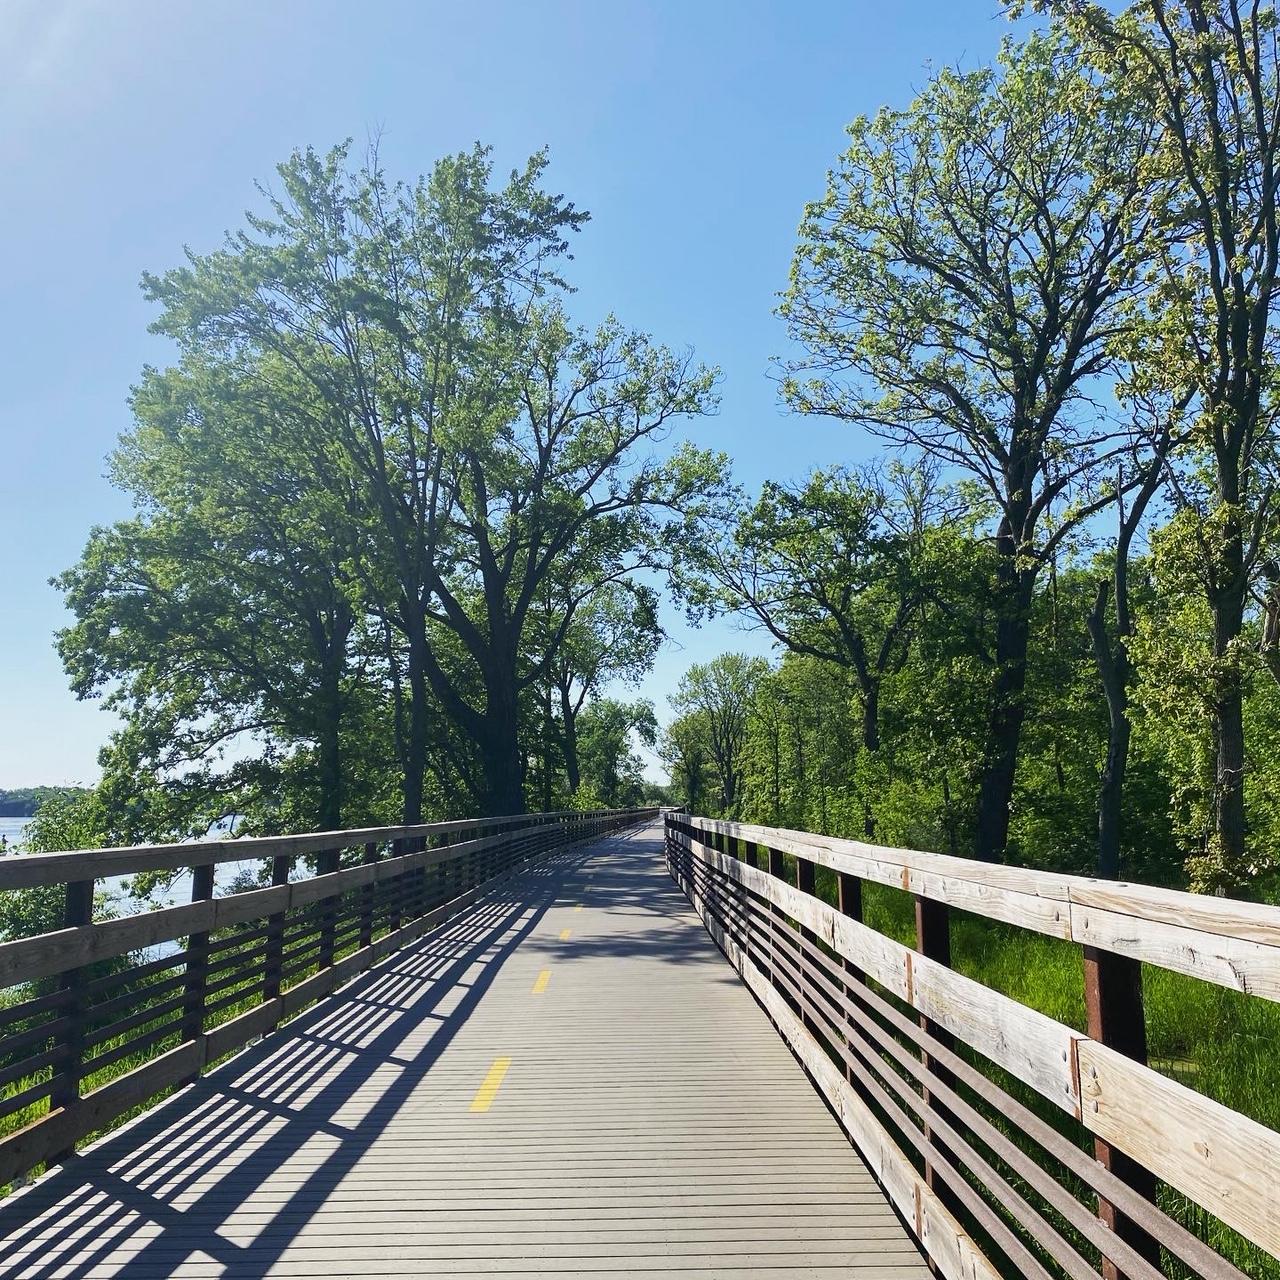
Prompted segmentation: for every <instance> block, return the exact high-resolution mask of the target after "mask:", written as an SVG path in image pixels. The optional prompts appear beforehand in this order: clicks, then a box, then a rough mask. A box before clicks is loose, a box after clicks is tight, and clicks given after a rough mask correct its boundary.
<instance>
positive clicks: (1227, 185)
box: [1045, 0, 1280, 885]
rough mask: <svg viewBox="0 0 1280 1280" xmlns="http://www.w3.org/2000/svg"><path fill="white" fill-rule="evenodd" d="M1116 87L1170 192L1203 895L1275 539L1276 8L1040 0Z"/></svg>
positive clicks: (1241, 789)
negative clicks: (1186, 403)
mask: <svg viewBox="0 0 1280 1280" xmlns="http://www.w3.org/2000/svg"><path fill="white" fill-rule="evenodd" d="M1045 7H1048V8H1051V9H1054V10H1057V11H1058V12H1059V13H1060V14H1061V15H1062V17H1063V19H1064V22H1065V26H1066V29H1067V30H1069V31H1070V33H1071V34H1072V36H1073V37H1074V38H1076V39H1077V40H1079V41H1080V43H1081V46H1082V47H1083V48H1084V50H1085V51H1086V53H1087V54H1088V55H1089V56H1090V57H1091V58H1092V59H1093V61H1094V63H1095V65H1096V66H1097V67H1098V68H1099V70H1100V71H1101V72H1102V73H1103V74H1104V75H1105V76H1107V77H1108V78H1109V79H1110V82H1111V84H1112V85H1113V87H1114V88H1113V92H1115V93H1121V92H1123V94H1125V95H1126V96H1127V97H1129V98H1131V99H1136V100H1138V101H1139V102H1140V103H1141V104H1142V106H1143V109H1144V110H1145V111H1146V112H1147V113H1148V115H1149V116H1150V117H1151V119H1152V120H1153V121H1155V122H1156V123H1157V124H1158V126H1159V133H1158V136H1157V139H1156V142H1157V145H1156V146H1154V147H1153V149H1152V154H1151V156H1150V158H1149V159H1148V161H1147V162H1146V168H1147V170H1148V171H1149V172H1150V173H1152V174H1153V175H1154V176H1155V177H1156V178H1157V180H1158V181H1159V183H1160V184H1161V187H1162V190H1163V191H1164V192H1165V199H1164V204H1163V210H1162V212H1163V222H1164V231H1165V237H1164V249H1163V253H1162V254H1161V257H1160V259H1159V262H1158V267H1157V269H1156V270H1155V271H1153V272H1152V284H1153V289H1154V293H1155V303H1154V305H1155V307H1156V309H1157V310H1158V311H1159V312H1160V313H1161V315H1162V316H1163V317H1164V318H1165V330H1166V333H1167V335H1168V342H1167V345H1166V347H1165V350H1164V351H1163V352H1162V353H1161V356H1162V359H1163V360H1164V361H1165V362H1166V363H1167V365H1169V366H1170V367H1171V368H1172V370H1173V371H1174V374H1175V376H1177V377H1179V378H1181V379H1182V380H1183V381H1184V382H1185V385H1186V387H1187V388H1188V389H1189V391H1190V392H1191V393H1193V395H1194V400H1193V402H1192V408H1193V410H1194V411H1195V414H1196V423H1195V427H1194V432H1193V438H1192V452H1193V458H1194V462H1195V463H1196V464H1198V465H1195V466H1193V467H1192V468H1190V469H1189V470H1188V471H1187V472H1186V473H1185V474H1183V475H1182V476H1181V477H1180V483H1179V484H1178V486H1177V489H1176V492H1177V497H1178V505H1179V508H1180V511H1179V520H1180V522H1181V525H1182V530H1183V534H1184V535H1185V536H1184V538H1183V547H1184V552H1185V555H1186V557H1187V559H1188V562H1189V563H1188V571H1189V574H1190V576H1192V577H1194V578H1195V579H1197V580H1198V582H1199V590H1200V593H1201V594H1202V596H1203V599H1204V602H1205V604H1206V606H1207V609H1208V613H1209V617H1210V621H1211V627H1212V653H1213V662H1212V670H1211V671H1210V672H1208V673H1207V675H1208V679H1209V682H1210V688H1211V694H1212V696H1211V699H1210V708H1209V709H1210V716H1211V721H1212V730H1213V739H1214V741H1213V754H1214V776H1213V784H1212V793H1213V798H1212V805H1211V814H1210V823H1209V830H1208V832H1207V838H1206V839H1205V840H1204V842H1203V845H1202V848H1201V851H1200V857H1199V859H1198V860H1197V866H1198V870H1197V875H1198V878H1199V879H1200V880H1201V881H1202V882H1203V883H1205V884H1206V885H1222V884H1229V883H1231V882H1233V881H1236V882H1238V881H1239V880H1240V879H1241V878H1242V877H1247V875H1248V874H1249V871H1250V868H1251V867H1252V866H1254V865H1255V864H1256V862H1257V857H1256V856H1254V855H1256V854H1257V852H1258V851H1257V850H1255V851H1253V854H1251V852H1250V850H1249V847H1248V825H1247V821H1246V806H1245V796H1246V772H1247V770H1248V768H1249V763H1248V755H1247V751H1246V746H1247V744H1246V735H1245V723H1246V713H1245V699H1246V692H1247V688H1246V686H1247V682H1248V676H1249V671H1250V667H1251V665H1252V657H1251V652H1250V645H1249V644H1248V642H1247V624H1248V614H1249V609H1250V598H1251V593H1252V592H1253V591H1254V589H1255V588H1256V586H1257V581H1258V574H1259V571H1260V569H1261V567H1262V566H1263V564H1265V563H1266V561H1267V559H1268V557H1269V555H1270V554H1272V553H1271V552H1270V550H1269V545H1272V544H1273V535H1272V525H1273V514H1272V508H1273V506H1274V496H1275V489H1276V478H1277V477H1276V467H1275V461H1276V459H1275V452H1276V434H1275V431H1276V429H1275V422H1276V412H1275V410H1276V404H1275V380H1276V326H1275V323H1274V319H1273V316H1274V311H1275V305H1276V288H1277V275H1276V273H1277V264H1278V262H1280V217H1278V211H1277V203H1276V183H1277V169H1276V166H1277V161H1278V160H1280V35H1278V23H1277V14H1276V10H1275V7H1274V5H1271V4H1263V3H1259V2H1258V0H1254V3H1251V4H1240V3H1237V2H1236V0H1217V2H1213V0H1211V2H1209V3H1205V2H1204V0H1175V2H1172V3H1170V2H1166V0H1139V2H1138V3H1135V4H1132V5H1131V6H1129V7H1128V8H1127V9H1125V10H1124V11H1123V12H1121V13H1119V14H1116V13H1113V12H1112V11H1110V10H1108V9H1106V8H1104V7H1103V6H1101V5H1098V4H1091V3H1079V4H1078V3H1072V4H1065V3H1063V4H1051V5H1046V6H1045Z"/></svg>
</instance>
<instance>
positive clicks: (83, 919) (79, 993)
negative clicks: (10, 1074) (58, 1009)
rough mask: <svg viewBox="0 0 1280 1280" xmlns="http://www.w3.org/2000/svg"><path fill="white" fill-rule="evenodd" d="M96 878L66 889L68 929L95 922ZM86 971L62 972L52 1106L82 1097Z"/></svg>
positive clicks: (63, 1155)
mask: <svg viewBox="0 0 1280 1280" xmlns="http://www.w3.org/2000/svg"><path fill="white" fill-rule="evenodd" d="M93 885H94V882H93V881H92V880H73V881H71V882H70V883H68V884H67V886H66V888H65V889H64V891H63V909H62V923H63V927H64V928H67V929H75V928H79V927H80V926H81V925H87V924H92V923H93ZM84 984H85V971H84V970H83V969H69V970H68V971H67V972H66V973H64V974H63V975H62V983H61V986H62V992H63V1004H62V1016H63V1017H64V1018H66V1020H67V1030H66V1031H65V1032H64V1033H63V1034H62V1035H61V1036H60V1037H59V1042H58V1048H59V1049H60V1050H61V1055H62V1056H61V1065H60V1066H59V1067H58V1069H57V1072H56V1074H55V1075H54V1077H53V1080H52V1082H51V1084H50V1088H49V1110H50V1111H57V1110H58V1109H59V1108H61V1107H70V1106H72V1105H73V1104H74V1103H75V1102H76V1101H78V1099H79V1097H80V1060H81V1058H82V1056H83V1054H84V1034H85V1020H86V1017H87V1010H86V1008H85V1000H84ZM75 1151H76V1147H75V1143H74V1142H73V1143H72V1144H71V1145H70V1146H69V1147H66V1148H64V1149H63V1150H62V1151H58V1152H56V1153H55V1154H54V1155H52V1156H50V1158H49V1163H50V1164H57V1163H61V1162H62V1161H63V1160H67V1159H69V1158H70V1157H71V1156H73V1155H75Z"/></svg>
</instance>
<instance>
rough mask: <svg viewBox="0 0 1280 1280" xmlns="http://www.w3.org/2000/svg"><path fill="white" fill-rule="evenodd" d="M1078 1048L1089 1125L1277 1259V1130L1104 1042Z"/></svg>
mask: <svg viewBox="0 0 1280 1280" xmlns="http://www.w3.org/2000/svg"><path fill="white" fill-rule="evenodd" d="M1077 1052H1078V1054H1079V1063H1080V1084H1081V1092H1082V1095H1083V1099H1084V1113H1083V1119H1084V1122H1085V1125H1086V1126H1087V1127H1088V1128H1089V1129H1090V1130H1091V1131H1092V1132H1093V1133H1095V1134H1097V1135H1098V1136H1099V1137H1100V1138H1103V1139H1104V1140H1105V1141H1107V1142H1109V1143H1112V1144H1113V1145H1114V1146H1116V1147H1118V1148H1119V1149H1120V1150H1121V1151H1124V1152H1126V1153H1127V1154H1128V1155H1130V1156H1132V1157H1133V1158H1134V1159H1136V1160H1138V1161H1140V1162H1141V1163H1142V1164H1144V1165H1146V1167H1147V1168H1149V1169H1150V1170H1152V1172H1153V1173H1155V1175H1156V1176H1157V1177H1158V1178H1160V1179H1162V1180H1163V1181H1165V1182H1167V1183H1168V1184H1169V1185H1170V1186H1171V1187H1174V1188H1175V1189H1176V1190H1178V1191H1180V1192H1182V1194H1183V1195H1185V1196H1188V1197H1190V1198H1191V1199H1192V1200H1194V1201H1195V1202H1196V1203H1197V1204H1200V1205H1203V1206H1204V1208H1206V1209H1208V1210H1209V1212H1210V1213H1212V1214H1215V1215H1216V1216H1217V1217H1219V1218H1221V1219H1222V1221H1223V1222H1225V1223H1226V1224H1227V1225H1228V1226H1229V1227H1234V1228H1235V1229H1236V1230H1237V1231H1239V1232H1240V1233H1241V1234H1242V1235H1244V1236H1246V1237H1247V1238H1248V1239H1250V1240H1252V1241H1253V1242H1254V1243H1255V1244H1257V1245H1259V1246H1260V1247H1261V1248H1263V1249H1265V1250H1267V1252H1268V1253H1270V1254H1272V1255H1273V1256H1275V1257H1280V1134H1278V1133H1276V1132H1275V1131H1274V1130H1272V1129H1268V1128H1267V1127H1266V1126H1265V1125H1261V1124H1258V1123H1257V1122H1256V1121H1254V1120H1250V1119H1249V1118H1248V1117H1247V1116H1242V1115H1240V1113H1239V1112H1237V1111H1232V1110H1231V1109H1230V1108H1229V1107H1224V1106H1223V1105H1222V1104H1221V1103H1219V1102H1215V1101H1214V1100H1213V1099H1212V1098H1207V1097H1205V1096H1204V1095H1203V1094H1200V1093H1197V1092H1195V1090H1193V1089H1188V1088H1187V1087H1186V1086H1185V1085H1181V1084H1178V1083H1177V1082H1176V1081H1173V1080H1170V1079H1168V1078H1166V1077H1165V1076H1162V1075H1161V1074H1160V1073H1159V1072H1158V1071H1153V1070H1152V1069H1151V1068H1150V1067H1146V1066H1143V1065H1142V1064H1141V1063H1138V1062H1134V1061H1133V1060H1132V1059H1131V1058H1127V1057H1125V1055H1124V1054H1122V1053H1117V1052H1116V1051H1115V1050H1114V1049H1109V1048H1107V1047H1106V1046H1105V1045H1101V1044H1097V1043H1095V1042H1094V1041H1092V1040H1081V1041H1080V1042H1079V1044H1078V1046H1077Z"/></svg>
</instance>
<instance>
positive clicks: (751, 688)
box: [671, 653, 769, 815]
mask: <svg viewBox="0 0 1280 1280" xmlns="http://www.w3.org/2000/svg"><path fill="white" fill-rule="evenodd" d="M768 670H769V664H768V663H767V662H765V660H764V659H763V658H752V657H749V656H747V655H746V654H743V653H722V654H721V655H720V656H719V657H717V658H713V659H712V660H711V661H710V662H707V663H695V664H694V665H693V666H691V667H690V668H689V670H688V671H686V672H685V674H684V676H683V677H682V678H681V680H680V685H679V687H678V688H677V690H676V692H675V693H674V694H672V696H671V706H672V708H673V709H674V710H675V712H676V714H677V715H678V716H681V717H683V716H693V717H696V718H697V719H698V720H699V721H700V722H701V726H702V732H703V739H702V740H703V741H704V742H705V749H706V752H707V756H708V758H709V759H710V761H711V763H712V765H713V766H714V768H715V773H716V779H717V782H718V785H719V790H720V810H721V812H722V813H725V814H730V815H732V814H734V813H736V812H737V804H738V799H739V791H740V787H741V781H742V758H741V757H742V748H743V744H744V742H745V740H746V728H747V716H748V713H749V711H750V707H751V702H752V699H753V698H754V697H755V691H756V686H757V685H758V684H759V682H760V680H761V679H762V678H763V677H764V676H765V675H766V673H767V672H768Z"/></svg>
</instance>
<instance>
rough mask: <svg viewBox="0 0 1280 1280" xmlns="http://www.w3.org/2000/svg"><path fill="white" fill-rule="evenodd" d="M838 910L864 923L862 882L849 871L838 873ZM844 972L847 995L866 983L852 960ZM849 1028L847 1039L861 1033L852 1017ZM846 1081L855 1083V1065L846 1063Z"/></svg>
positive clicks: (846, 963)
mask: <svg viewBox="0 0 1280 1280" xmlns="http://www.w3.org/2000/svg"><path fill="white" fill-rule="evenodd" d="M836 909H837V910H838V911H839V912H840V914H841V915H844V916H848V917H849V919H850V920H857V921H858V922H859V924H861V922H862V881H861V879H859V877H857V876H855V875H850V874H849V872H847V871H837V872H836ZM844 971H845V974H846V975H847V977H846V979H845V984H844V989H845V993H846V995H847V994H848V991H849V988H850V987H851V986H852V985H853V984H854V983H865V982H866V980H867V979H866V975H865V974H864V973H863V972H862V970H861V969H859V968H858V966H857V965H855V964H854V963H853V961H852V960H846V961H845V962H844ZM848 1023H849V1027H848V1030H847V1031H846V1032H845V1038H846V1039H847V1040H848V1039H852V1038H853V1037H854V1036H856V1035H858V1034H859V1033H858V1032H857V1031H856V1030H855V1027H854V1023H853V1017H852V1015H850V1016H849V1018H848ZM844 1074H845V1079H846V1080H848V1081H849V1083H850V1084H853V1083H854V1080H855V1077H856V1075H857V1072H856V1071H855V1070H854V1067H853V1063H852V1062H851V1061H846V1063H845V1071H844Z"/></svg>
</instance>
